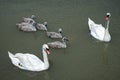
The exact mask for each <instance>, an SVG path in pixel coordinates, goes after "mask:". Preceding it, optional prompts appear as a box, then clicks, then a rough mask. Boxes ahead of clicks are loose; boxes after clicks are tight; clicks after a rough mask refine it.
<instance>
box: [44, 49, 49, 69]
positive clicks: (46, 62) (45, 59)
mask: <svg viewBox="0 0 120 80" xmlns="http://www.w3.org/2000/svg"><path fill="white" fill-rule="evenodd" d="M43 61H44V64H45V67H48V66H49V62H48V57H47V53H46V51H45V49H43Z"/></svg>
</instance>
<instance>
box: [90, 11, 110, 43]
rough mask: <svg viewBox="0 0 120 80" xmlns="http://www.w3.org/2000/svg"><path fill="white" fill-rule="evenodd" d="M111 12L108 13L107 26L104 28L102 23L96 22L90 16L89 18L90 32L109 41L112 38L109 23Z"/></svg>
mask: <svg viewBox="0 0 120 80" xmlns="http://www.w3.org/2000/svg"><path fill="white" fill-rule="evenodd" d="M110 16H111V15H110V13H107V14H106V28H104V27H103V26H102V25H101V24H96V23H95V22H94V21H92V20H91V19H90V18H88V25H89V29H90V34H91V35H92V36H93V37H94V38H96V39H98V40H100V41H104V42H109V41H110V40H111V36H110V33H109V30H108V29H109V23H110V19H109V18H110Z"/></svg>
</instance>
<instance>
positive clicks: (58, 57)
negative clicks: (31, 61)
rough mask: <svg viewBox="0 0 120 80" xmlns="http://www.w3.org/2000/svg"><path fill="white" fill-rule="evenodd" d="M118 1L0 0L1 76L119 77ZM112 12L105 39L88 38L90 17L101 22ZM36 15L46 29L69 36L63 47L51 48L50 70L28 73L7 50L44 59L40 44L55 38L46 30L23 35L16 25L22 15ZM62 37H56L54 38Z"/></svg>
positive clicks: (37, 79) (36, 79)
mask: <svg viewBox="0 0 120 80" xmlns="http://www.w3.org/2000/svg"><path fill="white" fill-rule="evenodd" d="M119 3H120V1H119V0H0V80H28V79H29V80H120V44H119V42H120V36H119V35H120V31H119V30H120V23H119V22H120V5H119ZM107 12H110V13H111V22H110V28H109V31H110V34H111V36H112V40H111V41H110V42H109V43H105V42H100V41H97V40H95V39H94V38H92V36H91V35H90V33H89V29H88V23H87V22H88V17H90V18H91V19H92V20H94V21H95V22H96V23H98V24H103V25H104V24H105V20H104V19H105V14H106V13H107ZM33 14H34V15H35V16H36V21H37V22H39V23H43V22H44V21H47V22H48V30H49V31H57V30H58V28H62V29H63V34H64V35H65V36H67V37H68V38H69V42H68V47H67V48H66V49H50V50H51V54H50V55H49V56H48V57H49V60H50V68H49V69H48V70H46V71H42V72H29V71H24V70H21V69H19V68H17V67H15V66H13V65H12V63H11V61H10V59H9V57H8V51H11V52H12V53H14V54H15V53H17V52H22V53H24V52H28V53H32V54H35V55H36V56H38V57H40V58H41V59H42V58H43V57H42V44H44V43H47V42H51V41H55V40H56V39H50V38H48V37H47V36H46V34H45V32H44V31H37V32H31V33H26V32H22V31H20V30H18V29H17V27H16V23H18V22H21V21H22V17H30V16H31V15H33ZM57 40H60V39H57Z"/></svg>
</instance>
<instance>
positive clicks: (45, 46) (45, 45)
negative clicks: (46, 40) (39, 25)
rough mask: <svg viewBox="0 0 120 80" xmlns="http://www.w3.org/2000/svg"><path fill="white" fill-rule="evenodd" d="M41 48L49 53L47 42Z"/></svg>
mask: <svg viewBox="0 0 120 80" xmlns="http://www.w3.org/2000/svg"><path fill="white" fill-rule="evenodd" d="M43 50H44V51H45V52H46V53H47V54H50V50H49V47H48V45H47V44H43Z"/></svg>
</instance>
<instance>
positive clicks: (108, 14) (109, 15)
mask: <svg viewBox="0 0 120 80" xmlns="http://www.w3.org/2000/svg"><path fill="white" fill-rule="evenodd" d="M110 17H111V14H110V13H106V17H105V19H106V20H107V21H108V20H109V18H110Z"/></svg>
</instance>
